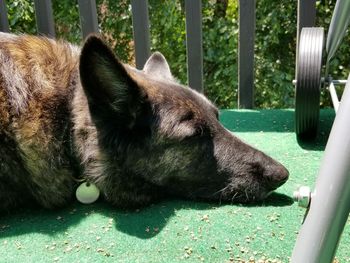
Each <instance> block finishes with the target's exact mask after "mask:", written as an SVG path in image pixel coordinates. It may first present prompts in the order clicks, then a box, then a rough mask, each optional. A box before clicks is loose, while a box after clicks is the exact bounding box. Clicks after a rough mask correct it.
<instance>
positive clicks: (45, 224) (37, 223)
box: [0, 193, 293, 239]
mask: <svg viewBox="0 0 350 263" xmlns="http://www.w3.org/2000/svg"><path fill="white" fill-rule="evenodd" d="M292 203H293V201H292V199H291V198H290V197H288V196H286V195H283V194H279V193H273V194H271V195H270V196H269V197H268V198H267V199H266V200H265V201H264V202H261V203H260V204H254V205H245V206H250V207H254V206H255V207H259V206H262V207H267V206H276V207H279V206H289V205H291V204H292ZM221 205H222V206H225V205H229V204H221ZM219 206H220V205H219V204H218V203H205V202H193V201H187V200H168V201H163V202H160V203H157V204H153V205H151V206H149V207H146V208H143V209H139V210H134V211H122V210H118V209H115V208H113V207H111V206H110V205H108V204H106V203H104V202H102V201H100V202H97V203H95V204H91V205H82V204H79V203H77V202H75V203H74V204H72V205H71V206H69V207H66V208H63V209H60V210H55V211H50V210H44V209H40V208H36V209H35V208H33V209H23V210H19V211H17V212H15V213H11V214H8V215H2V216H1V217H0V237H11V236H21V235H24V234H28V233H40V234H45V235H52V236H55V235H60V234H61V235H62V234H64V233H65V232H66V231H68V229H69V228H71V227H74V226H76V225H78V224H79V223H80V222H81V221H83V220H85V219H86V218H88V217H89V218H91V217H93V216H98V217H101V216H102V217H106V218H110V219H113V222H114V227H115V228H116V229H117V230H118V231H121V232H123V233H125V234H128V235H131V236H135V237H138V238H141V239H148V238H152V237H154V236H156V235H157V234H158V233H160V232H161V231H162V230H163V229H164V227H165V226H166V225H167V223H168V221H169V220H171V218H173V217H174V216H176V213H177V211H178V210H200V211H202V210H212V209H215V208H217V207H219ZM230 206H237V207H240V206H242V205H235V204H233V205H230ZM147 229H149V231H147ZM145 230H146V231H145Z"/></svg>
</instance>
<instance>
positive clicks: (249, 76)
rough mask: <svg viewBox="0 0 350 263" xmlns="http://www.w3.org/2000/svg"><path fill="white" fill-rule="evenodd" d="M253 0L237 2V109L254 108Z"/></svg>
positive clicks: (254, 3) (254, 4)
mask: <svg viewBox="0 0 350 263" xmlns="http://www.w3.org/2000/svg"><path fill="white" fill-rule="evenodd" d="M255 6H256V1H255V0H239V41H238V49H239V52H238V65H239V66H238V107H239V108H246V109H251V108H253V107H254V39H255Z"/></svg>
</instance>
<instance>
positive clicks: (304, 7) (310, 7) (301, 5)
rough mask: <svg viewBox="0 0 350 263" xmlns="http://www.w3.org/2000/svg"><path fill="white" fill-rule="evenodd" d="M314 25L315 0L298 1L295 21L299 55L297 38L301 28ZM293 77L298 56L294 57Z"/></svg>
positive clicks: (297, 51)
mask: <svg viewBox="0 0 350 263" xmlns="http://www.w3.org/2000/svg"><path fill="white" fill-rule="evenodd" d="M315 23H316V0H298V19H297V50H296V54H299V37H300V32H301V29H302V28H303V27H314V26H315ZM295 65H296V66H295V75H296V72H297V70H296V67H297V65H298V56H296V57H295ZM295 77H296V76H295Z"/></svg>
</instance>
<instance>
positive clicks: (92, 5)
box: [78, 0, 99, 38]
mask: <svg viewBox="0 0 350 263" xmlns="http://www.w3.org/2000/svg"><path fill="white" fill-rule="evenodd" d="M78 5H79V15H80V24H81V29H82V34H83V38H86V37H87V36H88V35H89V34H90V33H98V32H99V29H98V20H97V9H96V1H95V0H78Z"/></svg>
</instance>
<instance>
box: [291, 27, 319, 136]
mask: <svg viewBox="0 0 350 263" xmlns="http://www.w3.org/2000/svg"><path fill="white" fill-rule="evenodd" d="M298 50H299V51H298V60H297V73H296V81H297V82H296V90H295V132H296V134H297V136H298V137H300V138H301V139H304V138H305V139H312V138H314V137H316V135H317V128H318V123H319V115H320V93H321V69H322V55H323V50H324V29H323V28H321V27H305V28H303V29H302V30H301V33H300V41H299V49H298Z"/></svg>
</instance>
